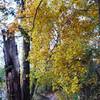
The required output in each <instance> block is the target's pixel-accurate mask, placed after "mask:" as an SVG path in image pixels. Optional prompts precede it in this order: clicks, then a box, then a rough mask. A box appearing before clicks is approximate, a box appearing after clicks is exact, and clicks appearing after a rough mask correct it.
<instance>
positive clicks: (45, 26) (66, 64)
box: [23, 0, 97, 94]
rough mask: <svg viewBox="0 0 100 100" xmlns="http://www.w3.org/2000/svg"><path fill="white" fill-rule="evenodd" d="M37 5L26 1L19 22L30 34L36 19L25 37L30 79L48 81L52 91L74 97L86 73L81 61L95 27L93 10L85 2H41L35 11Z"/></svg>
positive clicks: (95, 14) (61, 0) (34, 0)
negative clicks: (30, 69)
mask: <svg viewBox="0 0 100 100" xmlns="http://www.w3.org/2000/svg"><path fill="white" fill-rule="evenodd" d="M39 3H40V0H33V1H32V0H31V1H30V0H26V4H25V11H24V15H25V18H24V20H23V26H24V28H26V29H27V30H30V29H31V28H32V27H33V19H34V16H35V15H36V16H35V23H34V29H33V30H32V31H31V32H30V33H29V35H30V37H31V38H32V41H31V42H32V48H31V51H30V56H29V60H30V62H31V64H32V68H33V69H34V70H33V73H34V76H35V77H34V78H36V79H37V81H38V82H39V83H41V84H43V83H47V84H48V79H50V80H49V81H50V83H51V85H52V87H53V90H56V89H59V88H61V89H62V90H63V91H65V92H66V93H67V94H71V93H75V92H77V91H79V88H80V86H81V83H80V82H81V79H82V78H83V76H84V74H85V73H86V66H85V64H83V63H82V61H81V60H82V59H83V56H84V55H85V50H86V48H87V43H88V41H89V39H90V38H91V35H90V33H91V31H92V30H94V29H95V25H96V24H97V21H96V20H95V18H96V16H97V12H96V11H95V12H93V11H92V10H93V9H94V8H96V6H95V5H93V6H90V4H88V3H87V0H83V1H82V0H69V1H66V0H43V1H42V3H41V5H40V6H39V8H38V10H37V7H38V5H39ZM89 10H90V11H89ZM36 12H37V14H36ZM92 13H93V15H92ZM84 34H85V35H84ZM52 41H53V42H52ZM50 45H51V46H52V50H51V48H50Z"/></svg>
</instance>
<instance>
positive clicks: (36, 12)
mask: <svg viewBox="0 0 100 100" xmlns="http://www.w3.org/2000/svg"><path fill="white" fill-rule="evenodd" d="M42 1H43V0H41V1H40V3H39V5H38V6H37V8H36V11H35V15H34V18H33V27H32V29H31V30H30V31H32V30H33V29H34V26H35V20H36V17H37V14H38V9H39V7H40V5H41V3H42Z"/></svg>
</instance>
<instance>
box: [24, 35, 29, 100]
mask: <svg viewBox="0 0 100 100" xmlns="http://www.w3.org/2000/svg"><path fill="white" fill-rule="evenodd" d="M23 46H24V61H23V86H22V90H23V100H30V77H29V75H30V63H29V61H28V60H27V58H28V55H29V51H30V38H29V37H28V35H27V36H25V37H24V41H23Z"/></svg>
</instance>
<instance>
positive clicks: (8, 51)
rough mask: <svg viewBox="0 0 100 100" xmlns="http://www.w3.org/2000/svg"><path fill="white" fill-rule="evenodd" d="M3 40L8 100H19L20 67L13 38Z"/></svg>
mask: <svg viewBox="0 0 100 100" xmlns="http://www.w3.org/2000/svg"><path fill="white" fill-rule="evenodd" d="M3 40H4V59H5V73H6V84H7V94H8V100H21V88H20V65H19V61H18V53H17V45H16V43H15V38H14V37H9V38H8V39H7V40H6V39H5V36H4V35H3Z"/></svg>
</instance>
